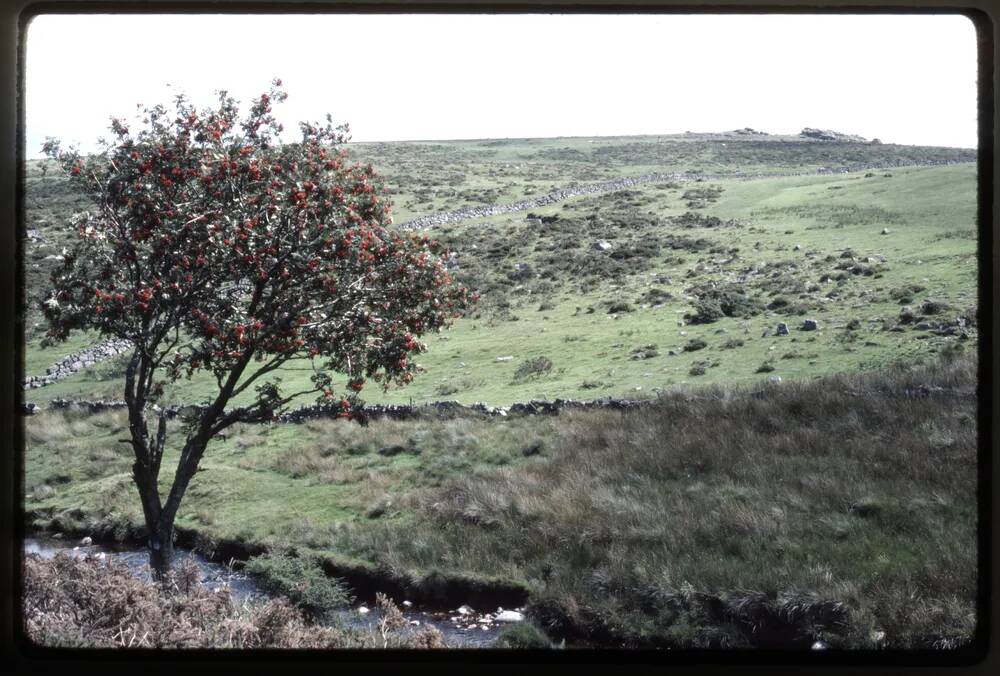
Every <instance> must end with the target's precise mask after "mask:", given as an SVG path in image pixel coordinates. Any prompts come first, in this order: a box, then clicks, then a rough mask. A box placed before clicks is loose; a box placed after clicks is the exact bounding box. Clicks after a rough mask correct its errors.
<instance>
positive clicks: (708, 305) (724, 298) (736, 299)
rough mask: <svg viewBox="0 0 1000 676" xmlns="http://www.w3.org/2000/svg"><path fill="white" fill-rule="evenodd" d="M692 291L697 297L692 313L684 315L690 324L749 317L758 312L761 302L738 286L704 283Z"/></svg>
mask: <svg viewBox="0 0 1000 676" xmlns="http://www.w3.org/2000/svg"><path fill="white" fill-rule="evenodd" d="M692 292H693V293H694V294H695V295H696V296H697V297H698V300H697V302H696V303H695V312H694V314H691V313H688V314H686V315H684V319H686V320H687V321H688V322H690V323H691V324H709V323H711V322H714V321H716V320H717V319H721V318H722V317H744V318H745V317H750V316H752V315H755V314H757V313H759V312H760V309H761V303H760V301H759V300H757V299H755V298H750V297H749V296H747V295H746V294H745V293H744V292H743V289H742V288H741V287H739V286H736V285H735V284H733V285H726V286H714V285H705V286H700V287H695V288H694V289H692Z"/></svg>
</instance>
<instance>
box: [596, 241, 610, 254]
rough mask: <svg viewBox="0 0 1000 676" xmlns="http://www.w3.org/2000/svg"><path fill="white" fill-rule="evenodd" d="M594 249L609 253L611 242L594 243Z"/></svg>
mask: <svg viewBox="0 0 1000 676" xmlns="http://www.w3.org/2000/svg"><path fill="white" fill-rule="evenodd" d="M594 249H596V250H597V251H610V250H611V242H609V241H607V240H604V239H602V240H599V241H597V242H594Z"/></svg>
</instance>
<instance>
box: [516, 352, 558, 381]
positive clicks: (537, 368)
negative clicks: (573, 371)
mask: <svg viewBox="0 0 1000 676" xmlns="http://www.w3.org/2000/svg"><path fill="white" fill-rule="evenodd" d="M551 370H552V360H551V359H549V358H548V357H545V356H542V357H535V358H534V359H529V360H528V361H525V362H522V363H521V365H520V366H518V367H517V371H515V372H514V380H515V381H517V380H525V379H527V378H536V377H539V376H542V375H544V374H546V373H548V372H550V371H551Z"/></svg>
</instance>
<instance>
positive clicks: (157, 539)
mask: <svg viewBox="0 0 1000 676" xmlns="http://www.w3.org/2000/svg"><path fill="white" fill-rule="evenodd" d="M147 528H148V529H149V538H148V544H149V567H150V569H151V570H152V571H153V579H155V580H158V581H161V582H162V581H163V580H165V579H166V577H167V575H168V574H169V573H170V565H171V563H172V562H173V558H174V524H173V520H172V519H171V523H169V524H167V523H163V520H162V519H161V521H160V522H159V523H156V524H147Z"/></svg>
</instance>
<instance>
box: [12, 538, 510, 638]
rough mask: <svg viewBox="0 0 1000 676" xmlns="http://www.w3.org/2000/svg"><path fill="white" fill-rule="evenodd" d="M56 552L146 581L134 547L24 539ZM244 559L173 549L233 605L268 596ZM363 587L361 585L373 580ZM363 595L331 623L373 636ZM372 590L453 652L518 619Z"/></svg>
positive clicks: (144, 564) (374, 613) (374, 619)
mask: <svg viewBox="0 0 1000 676" xmlns="http://www.w3.org/2000/svg"><path fill="white" fill-rule="evenodd" d="M185 539H186V538H185ZM236 549H237V548H236V547H235V546H233V545H232V544H230V545H229V546H227V547H226V548H225V553H234V552H235V550H236ZM59 552H64V553H66V554H69V555H70V556H73V557H85V556H93V557H96V558H98V559H102V560H105V559H106V560H113V561H117V562H120V563H123V564H125V565H126V566H127V567H128V569H129V570H130V571H132V572H133V573H134V574H135V575H136V576H137V577H139V578H141V579H144V580H146V581H151V580H152V576H151V574H150V570H149V566H148V562H149V555H148V552H147V551H146V549H145V548H144V547H142V546H140V545H137V544H135V543H128V542H126V543H117V542H108V541H102V542H101V543H95V542H93V541H92V540H91V539H90V538H89V537H85V538H83V539H78V538H77V537H76V536H70V535H67V534H62V533H33V534H30V535H27V536H26V537H25V539H24V553H25V555H28V554H34V555H37V556H39V557H42V558H52V557H54V556H56V554H58V553H59ZM235 553H246V552H245V551H244V552H235ZM245 558H246V557H244V558H243V559H240V558H237V557H230V558H229V559H227V561H228V563H225V564H224V563H220V562H219V558H218V552H217V553H216V555H215V556H213V557H212V558H211V559H210V558H208V557H206V556H204V555H203V554H200V553H198V552H196V551H192V550H190V549H188V548H187V547H185V546H181V545H178V546H177V547H176V548H175V565H183V564H184V563H185V562H187V561H191V562H193V563H194V564H196V565H197V566H198V569H199V570H200V571H201V574H202V578H201V583H202V584H203V585H205V586H206V587H208V588H209V589H211V590H213V591H219V590H222V589H228V590H229V592H230V594H231V595H232V598H233V601H234V603H235V604H236V605H237V606H242V605H245V604H252V603H255V602H261V601H264V600H266V599H268V598H270V597H271V595H270V594H268V593H267V592H265V591H264V590H263V589H262V588H261V587H260V586H259V585H258V584H257V583H256V582H255V581H254V579H253V578H252V577H250V576H249V575H247V574H245V573H243V572H242V571H241V568H242V566H241V565H240V564H241V563H242V561H244V560H245ZM212 559H215V560H212ZM363 582H365V584H366V585H367V584H369V583H371V582H373V581H372V580H367V581H363ZM348 584H350V583H348ZM367 588H368V587H366V589H367ZM372 589H374V588H373V587H372ZM364 591H365V590H362V593H357V592H355V593H356V595H357V597H358V598H359V599H360V603H358V602H356V607H354V608H351V609H344V610H340V611H337V613H336V619H337V621H339V622H341V623H343V624H344V625H345V626H347V627H350V628H355V629H362V630H372V631H376V632H377V631H378V628H377V625H378V621H379V619H380V613H379V612H378V610H377V609H376V607H375V604H374V602H373V601H374V596H375V591H374V590H373V591H371V593H370V596H371V598H370V599H369V598H368V594H366V593H363V592H364ZM377 591H382V592H383V593H386V594H387V595H388V596H390V597H391V598H393V599H394V600H395V601H396V603H397V605H399V607H400V610H401V611H402V613H403V616H404V618H405V619H406V621H407V623H408V625H409V627H408V629H407V630H408V631H415V630H417V629H419V628H421V627H425V626H432V627H434V628H435V629H437V630H438V631H440V632H441V634H442V635H443V637H444V639H445V641H446V642H447V643H448V644H449V645H451V646H454V647H456V648H490V647H493V644H494V642H495V641H496V639H497V637H498V636H499V634H500V632H501V631H502V630H503V628H504V627H505V626H507V624H508V623H510V622H511V621H517V620H511V619H510V618H516V617H518V616H521V617H523V615H522V612H523V608H517V609H514V608H513V607H508V609H507V610H505V609H504V608H503V607H501V606H497V607H496V610H493V611H486V610H485V608H486V607H487V606H484V605H481V603H482V602H483V601H485V600H486V599H487V597H486V596H480V597H477V598H478V599H479V601H478V602H471V601H470V602H465V603H462V604H460V605H457V606H455V605H452V607H441V606H433V605H426V604H424V603H422V602H421V603H416V602H414V601H411V600H410V599H409V598H406V597H405V596H403V595H397V594H394V593H393V590H392V589H391V588H389V589H378V590H377ZM474 603H475V604H474ZM491 607H492V606H491ZM505 619H506V621H504V620H505ZM407 630H404V631H407Z"/></svg>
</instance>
